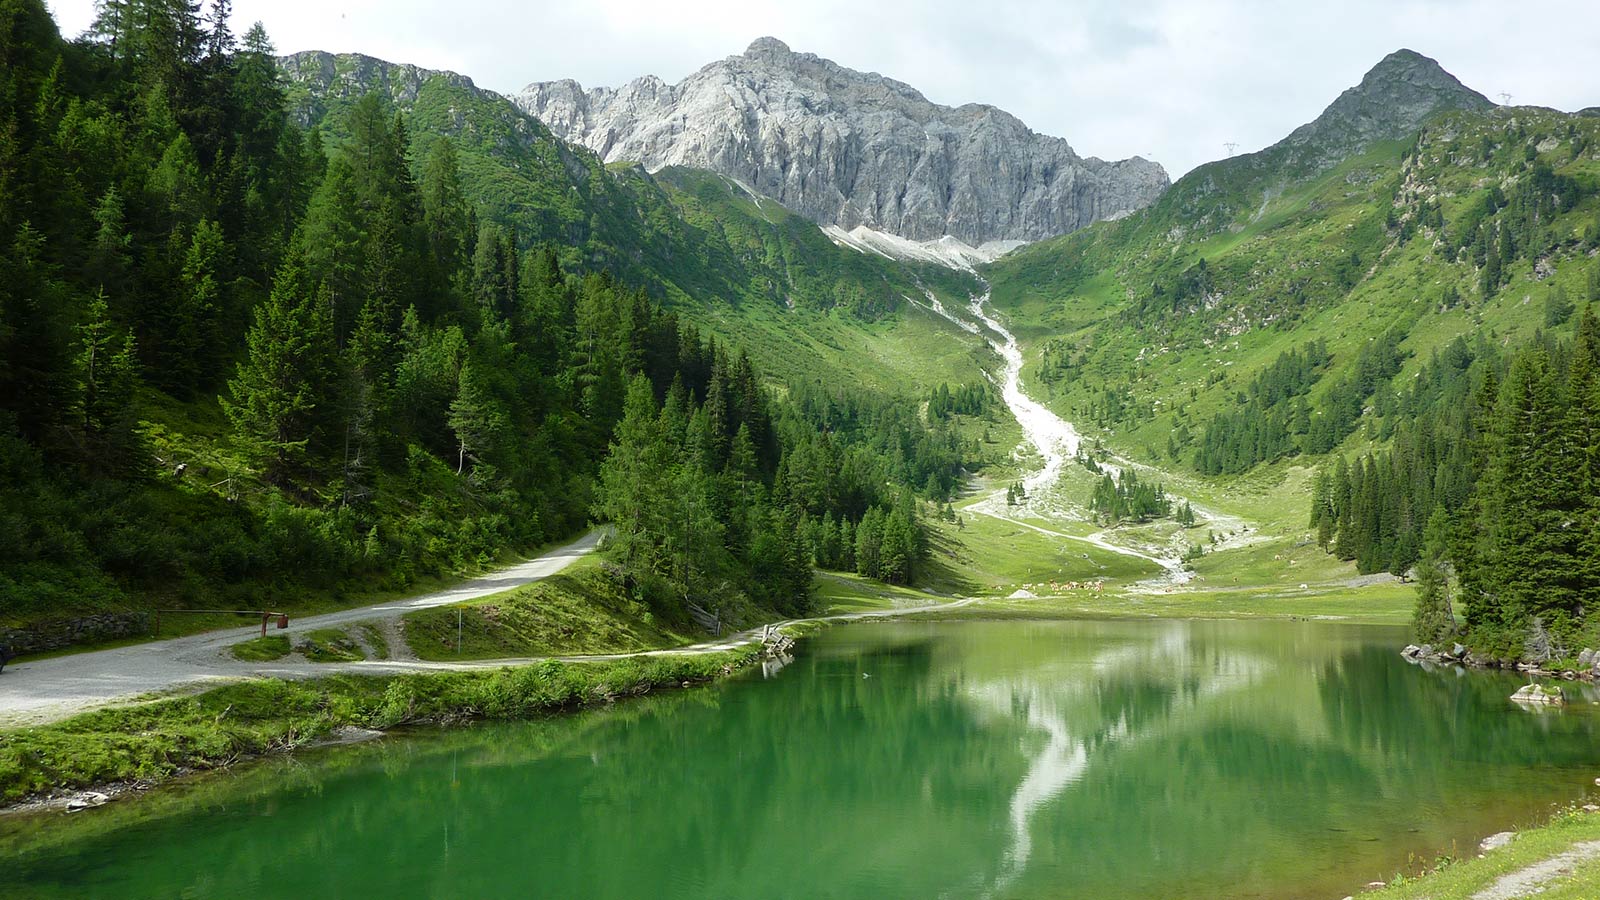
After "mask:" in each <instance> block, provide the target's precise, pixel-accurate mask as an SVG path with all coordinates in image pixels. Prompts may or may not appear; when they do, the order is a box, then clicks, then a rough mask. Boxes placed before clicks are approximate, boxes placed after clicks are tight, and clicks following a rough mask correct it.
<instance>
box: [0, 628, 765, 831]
mask: <svg viewBox="0 0 1600 900" xmlns="http://www.w3.org/2000/svg"><path fill="white" fill-rule="evenodd" d="M759 652H760V650H759V648H756V647H748V648H742V649H739V650H731V651H724V652H719V653H706V654H685V655H682V656H660V657H638V658H630V659H621V660H609V661H604V662H583V663H561V662H555V661H547V662H541V663H536V664H533V665H529V666H520V667H505V668H501V669H496V670H493V671H487V672H441V673H419V674H406V675H395V676H386V677H374V676H363V675H330V676H325V677H321V678H316V679H311V680H305V681H284V680H279V679H264V680H260V681H249V682H242V683H239V684H230V685H227V686H225V687H220V688H215V689H213V690H209V691H206V692H204V693H201V694H196V695H192V696H184V697H173V698H168V699H164V700H157V701H154V702H151V703H146V704H141V705H138V706H130V707H115V708H109V709H101V710H96V711H94V712H88V713H84V714H81V715H77V716H74V717H72V718H70V719H66V720H64V721H61V722H56V723H53V724H50V725H44V726H39V727H34V728H16V729H7V730H3V731H0V806H4V805H7V804H12V803H17V802H20V801H22V800H25V799H26V798H28V797H31V796H35V795H41V794H45V793H48V792H52V791H58V790H70V789H77V788H85V787H90V786H93V785H99V784H109V783H115V782H122V781H130V780H142V781H161V780H164V779H166V778H170V777H172V776H173V775H176V774H179V773H181V772H184V771H188V770H206V769H218V768H224V767H226V766H229V765H231V764H233V763H235V762H238V761H240V760H242V759H246V758H249V757H254V756H261V755H265V754H271V753H281V752H287V751H290V750H293V749H295V748H298V747H304V746H306V745H308V744H312V743H315V742H316V741H318V740H319V739H321V738H324V737H326V736H328V735H329V734H331V733H332V732H333V731H335V730H336V729H338V728H341V727H344V726H358V727H362V728H374V729H380V730H382V729H388V728H393V727H396V726H399V725H412V724H426V723H452V722H459V721H465V720H471V719H521V718H530V717H533V716H539V715H547V714H550V713H554V712H560V711H563V710H569V709H575V708H579V707H582V706H586V705H590V704H596V703H604V702H609V701H611V700H613V699H616V698H618V697H626V696H631V695H636V694H643V693H646V692H649V691H651V690H653V689H656V688H664V687H669V686H677V685H681V684H682V683H684V682H703V681H708V680H711V679H713V678H715V677H718V676H719V675H724V674H728V673H731V672H733V671H734V670H736V669H739V668H741V667H743V666H745V665H746V664H748V663H749V662H750V661H751V660H753V659H755V658H756V657H757V655H758V654H759Z"/></svg>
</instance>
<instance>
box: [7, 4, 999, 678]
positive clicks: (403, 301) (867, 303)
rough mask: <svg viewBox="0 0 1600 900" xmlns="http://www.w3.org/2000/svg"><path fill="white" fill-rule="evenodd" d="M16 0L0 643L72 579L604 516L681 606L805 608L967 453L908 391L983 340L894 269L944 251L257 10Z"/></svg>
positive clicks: (284, 586)
mask: <svg viewBox="0 0 1600 900" xmlns="http://www.w3.org/2000/svg"><path fill="white" fill-rule="evenodd" d="M3 15H4V18H3V19H0V28H4V30H5V32H6V34H7V36H8V37H7V41H6V44H5V46H6V47H7V48H8V50H7V53H8V54H9V56H8V58H7V60H6V67H5V74H4V84H3V87H4V90H3V91H0V133H3V134H5V135H6V136H7V137H6V140H5V141H4V142H3V143H0V178H3V181H0V186H3V189H4V197H5V202H4V203H0V234H3V243H4V246H5V248H6V249H5V252H4V255H3V272H4V276H5V277H3V278H0V471H3V472H4V477H3V478H0V601H3V602H0V628H5V629H8V630H7V632H6V633H0V639H3V640H5V641H9V642H10V643H12V644H15V645H17V648H18V649H21V650H27V649H29V648H30V647H31V646H35V645H34V644H31V643H30V642H31V641H33V640H35V635H34V632H32V631H31V630H30V629H31V628H32V627H33V626H35V625H37V624H38V623H40V622H47V621H53V620H60V619H71V618H74V617H81V616H83V615H85V614H86V613H90V612H113V613H118V614H122V613H135V614H136V613H138V611H140V610H144V609H149V608H152V607H183V608H211V609H216V608H221V609H230V608H245V609H250V608H262V607H265V606H272V607H278V608H286V609H289V610H291V611H294V610H298V609H301V608H304V607H305V606H307V605H321V606H326V605H327V604H328V603H330V602H338V598H345V597H349V596H351V595H353V594H360V593H364V592H372V591H383V592H394V591H402V590H405V589H407V588H408V587H409V586H410V585H413V584H414V583H416V582H417V581H418V580H419V579H424V578H429V577H433V576H436V575H439V574H445V573H451V572H457V571H461V570H463V569H471V568H476V567H481V566H483V565H486V564H488V563H490V562H492V561H493V560H494V559H495V558H496V557H497V556H498V555H499V554H502V553H504V552H506V551H508V550H510V549H514V548H522V547H530V546H534V545H537V544H539V543H541V542H544V541H548V540H551V539H553V538H556V537H560V536H563V535H566V534H570V533H571V532H572V531H574V530H575V529H578V528H580V527H582V526H583V525H584V524H585V523H586V522H587V521H589V520H590V519H591V518H601V519H607V518H609V519H611V520H613V521H615V523H616V526H617V539H616V541H615V546H616V548H617V550H616V553H617V554H618V556H619V558H621V559H622V560H623V561H624V562H625V564H626V565H627V567H628V569H627V571H628V579H629V581H628V586H629V590H630V593H631V595H632V596H633V597H634V599H636V600H639V601H641V602H644V603H646V604H657V605H663V604H665V605H669V606H670V607H671V608H670V609H666V610H664V611H665V612H667V613H669V614H670V615H669V618H672V619H674V620H676V619H677V618H678V615H677V613H678V612H680V611H681V610H679V609H678V607H679V606H681V604H683V603H685V602H687V601H688V600H689V599H691V598H693V599H694V600H696V602H699V603H701V604H702V605H706V606H709V607H712V608H716V607H718V606H720V605H723V604H729V605H731V606H733V607H741V606H745V605H754V606H757V607H760V608H765V609H779V610H785V611H790V612H798V611H801V610H805V609H808V608H809V605H810V602H811V600H810V593H811V592H810V581H811V567H812V565H813V564H814V563H819V562H820V563H822V564H825V565H833V566H843V567H852V568H854V567H856V566H857V563H856V560H855V559H854V558H853V556H854V554H853V553H852V554H845V553H844V552H843V550H842V548H841V545H840V544H839V541H840V540H841V537H842V535H844V534H846V533H848V534H849V536H850V537H851V539H852V540H859V539H860V538H859V534H858V533H859V532H860V531H862V530H863V529H860V528H858V527H857V525H858V523H861V522H863V521H866V522H868V523H869V525H870V526H871V527H870V528H867V529H864V530H866V531H867V532H868V533H869V536H881V535H882V534H883V532H884V529H885V528H886V527H887V526H886V523H889V522H893V523H895V524H894V527H893V529H892V531H893V535H894V538H893V539H894V541H896V542H898V543H895V545H894V546H895V547H896V548H899V549H898V551H897V552H899V553H900V554H901V555H899V556H896V557H895V562H894V564H893V565H886V564H882V563H881V562H880V561H879V560H878V557H877V555H876V550H874V556H873V559H872V562H871V564H870V565H868V566H867V567H866V568H867V569H868V570H869V574H871V575H873V576H874V577H883V578H888V579H894V580H905V579H908V578H910V577H912V574H913V571H914V568H915V557H916V556H918V555H920V554H921V553H923V552H924V550H925V542H924V541H923V540H922V539H921V538H920V537H919V535H920V531H921V525H920V524H919V523H918V521H917V516H918V515H919V500H918V498H919V497H920V498H925V499H930V500H943V499H945V498H947V497H948V495H949V493H950V491H951V490H952V489H953V487H954V485H955V483H956V481H957V479H958V476H959V473H960V472H961V471H963V470H964V469H971V468H975V467H977V466H980V465H982V464H983V462H984V457H985V452H986V451H984V450H983V448H982V447H981V446H980V444H979V442H978V441H977V440H976V439H975V436H974V433H973V432H974V431H975V429H976V428H977V427H978V426H977V424H976V421H977V418H981V417H974V416H972V415H970V414H968V415H956V416H954V417H949V416H934V417H932V418H928V417H925V416H924V415H923V413H922V407H923V405H924V404H925V402H926V401H927V400H928V399H929V398H931V397H934V396H935V395H936V390H937V388H938V386H939V385H946V386H947V387H946V389H947V390H948V385H955V386H956V387H957V389H958V390H959V389H960V388H961V387H962V386H971V387H974V388H975V387H976V386H978V385H982V384H983V383H984V382H983V378H982V374H981V369H980V365H981V363H982V362H983V361H984V360H985V357H984V356H983V355H982V353H981V352H980V351H979V350H978V348H977V344H976V342H975V341H969V340H966V339H963V338H961V337H958V336H957V334H958V333H957V332H955V330H954V329H950V328H946V327H945V326H943V325H942V324H939V323H937V321H936V320H935V319H934V318H933V317H931V316H928V315H925V314H924V313H923V311H921V310H920V309H917V308H914V307H910V306H909V305H907V304H904V302H903V297H904V296H906V295H909V294H913V293H914V292H915V293H920V292H922V291H924V290H940V291H946V292H951V295H952V296H964V294H965V292H966V290H967V289H968V288H969V287H970V286H972V285H973V284H974V282H973V280H972V279H971V278H970V277H969V276H966V275H963V274H959V273H954V272H949V271H947V270H932V271H925V272H924V271H920V270H915V269H907V268H902V267H900V266H898V265H896V264H893V263H891V262H890V261H888V260H884V259H878V258H869V257H863V256H860V255H858V254H855V253H853V252H851V251H846V250H841V249H839V248H837V247H835V246H833V245H832V244H831V243H830V242H828V241H827V239H826V238H825V237H823V236H822V235H821V234H820V233H819V232H818V231H817V230H816V229H815V228H814V227H811V226H809V224H807V223H803V222H802V221H801V220H799V219H797V218H796V217H794V216H791V215H789V214H788V213H786V212H784V211H782V210H781V209H779V208H776V207H774V206H772V205H771V204H767V203H761V202H757V201H756V200H755V199H754V198H750V197H748V195H745V194H743V193H742V192H740V191H737V190H736V188H735V186H732V185H729V184H727V183H725V182H723V181H721V180H720V179H711V178H708V177H706V176H702V175H699V174H697V173H681V172H680V173H664V174H663V175H662V176H661V177H660V178H655V177H651V176H648V175H645V174H644V173H643V172H641V171H639V170H637V169H634V168H629V167H620V168H609V169H608V168H606V167H604V166H601V165H599V164H598V162H597V161H596V160H595V158H594V157H593V155H592V154H588V153H586V152H583V151H578V150H574V149H573V148H570V147H567V146H565V145H563V144H561V143H560V142H559V141H555V140H554V139H553V138H551V137H550V136H549V134H548V132H545V131H543V130H541V127H540V126H538V124H537V123H536V122H533V121H532V120H529V119H526V117H522V116H521V115H520V114H518V113H516V112H515V110H514V109H509V107H508V106H507V105H506V104H505V103H504V101H503V100H502V99H499V98H495V97H494V96H493V95H487V94H484V93H482V92H477V91H475V90H474V89H472V88H471V87H470V82H467V81H466V80H465V79H462V78H460V77H459V76H447V75H442V74H429V75H427V77H426V78H424V79H423V80H422V81H421V82H419V83H413V84H410V85H409V86H404V85H401V86H399V87H396V85H397V84H399V82H398V81H397V80H391V79H390V75H389V74H388V73H391V68H392V70H393V71H394V72H402V71H404V72H412V73H415V71H416V70H410V69H406V67H390V68H385V67H383V66H382V65H378V71H379V72H381V73H385V74H382V75H381V77H380V76H373V80H371V81H365V80H363V79H362V78H360V77H345V75H347V74H349V73H343V74H341V75H340V77H339V78H338V79H335V80H334V81H332V82H330V84H333V85H335V86H336V87H337V90H336V91H335V90H332V89H331V88H330V92H329V93H326V94H325V95H321V96H320V98H319V97H318V96H317V95H314V94H313V93H312V92H311V91H310V90H309V89H308V88H307V87H306V85H305V84H304V83H302V82H294V83H285V81H284V80H283V79H282V78H281V75H280V70H279V68H278V63H277V62H276V61H275V58H274V56H273V54H272V47H271V44H270V42H269V41H268V39H267V36H266V34H265V32H264V31H262V30H261V29H260V27H259V26H258V27H256V28H253V29H251V30H250V31H249V33H248V34H247V35H245V37H244V38H243V40H242V42H241V41H240V40H238V39H237V38H235V36H234V35H233V34H232V32H231V31H230V30H229V24H228V22H227V21H226V18H225V17H218V16H209V17H207V18H206V19H205V20H202V19H201V18H200V17H199V16H198V15H197V14H196V13H195V12H194V11H192V10H191V9H190V8H189V7H187V6H184V5H181V4H177V5H174V4H169V3H163V2H159V0H137V2H129V3H121V4H115V5H111V6H108V7H107V8H106V12H105V14H104V15H103V16H102V17H101V18H100V20H99V21H98V23H97V25H96V27H95V29H94V30H93V31H92V32H91V33H90V34H89V35H88V36H86V37H85V38H84V39H82V40H80V41H78V42H72V43H68V42H64V41H62V40H61V39H60V38H59V36H58V35H57V34H56V31H55V28H54V25H53V23H52V22H51V20H50V18H49V15H48V14H47V12H46V11H45V10H44V8H43V6H42V4H40V3H38V2H36V0H20V2H18V3H13V4H9V5H7V6H6V7H5V8H4V10H3ZM369 62H370V61H369ZM357 74H360V73H357ZM394 77H395V79H398V78H399V76H398V75H395V76H394ZM889 347H892V349H885V348H889ZM751 353H759V354H760V359H761V360H762V362H761V363H760V365H758V364H756V363H754V362H752V359H751ZM970 393H971V391H970V390H969V394H970ZM791 398H793V399H791ZM619 454H620V455H619ZM802 485H803V487H804V490H803V491H802V490H800V489H799V488H800V486H802ZM684 522H700V523H704V525H705V527H696V528H693V529H690V530H685V529H684V528H683V527H682V525H683V523H684ZM713 526H714V527H713ZM869 543H872V544H873V546H874V548H876V546H877V544H876V538H875V539H874V541H871V542H869ZM754 573H761V577H759V578H758V577H755V576H754ZM97 627H99V628H100V629H101V631H100V632H98V633H89V634H87V637H89V638H91V639H92V638H94V637H97V636H98V637H110V636H115V635H116V634H118V633H124V634H126V633H137V632H141V631H143V630H144V628H145V623H144V620H143V619H141V618H140V617H139V616H138V615H132V616H122V617H121V618H120V619H111V620H103V621H101V622H100V625H99V626H97Z"/></svg>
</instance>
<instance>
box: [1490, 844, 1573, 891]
mask: <svg viewBox="0 0 1600 900" xmlns="http://www.w3.org/2000/svg"><path fill="white" fill-rule="evenodd" d="M1596 859H1600V841H1584V842H1582V843H1578V844H1573V845H1572V847H1571V849H1569V850H1566V851H1565V852H1562V853H1558V854H1556V855H1555V856H1552V857H1550V858H1549V859H1543V860H1540V861H1539V862H1536V863H1534V864H1533V865H1531V866H1528V867H1526V868H1522V869H1518V870H1517V871H1515V872H1511V873H1509V874H1506V875H1502V876H1500V878H1499V880H1498V881H1496V882H1495V883H1494V884H1491V885H1489V886H1488V887H1486V888H1484V889H1483V890H1481V891H1479V892H1477V893H1476V894H1473V895H1472V900H1515V898H1517V897H1531V896H1533V895H1535V894H1539V893H1542V892H1543V891H1544V889H1545V888H1546V887H1548V886H1549V885H1550V882H1552V881H1555V880H1556V879H1558V878H1564V877H1566V876H1568V875H1571V874H1572V873H1573V871H1574V870H1575V869H1576V868H1577V867H1578V866H1580V865H1582V864H1583V863H1586V862H1592V861H1593V860H1596Z"/></svg>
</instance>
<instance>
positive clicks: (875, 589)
mask: <svg viewBox="0 0 1600 900" xmlns="http://www.w3.org/2000/svg"><path fill="white" fill-rule="evenodd" d="M949 599H950V598H949V597H947V596H941V595H938V594H930V593H926V592H924V591H920V590H917V589H916V588H911V587H905V586H902V585H893V584H884V583H882V582H880V581H872V580H871V579H868V578H863V577H862V576H860V575H855V574H852V573H849V572H818V573H817V605H818V607H819V608H820V609H821V611H822V613H823V614H824V615H830V616H832V615H839V614H840V613H853V612H867V611H870V610H878V609H883V610H888V609H897V608H901V607H907V606H927V605H929V604H933V603H943V602H946V601H948V600H949Z"/></svg>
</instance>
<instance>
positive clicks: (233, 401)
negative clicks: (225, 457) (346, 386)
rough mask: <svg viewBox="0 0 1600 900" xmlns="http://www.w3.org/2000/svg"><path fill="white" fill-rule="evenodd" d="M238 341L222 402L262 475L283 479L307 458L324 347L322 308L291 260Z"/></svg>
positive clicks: (326, 327)
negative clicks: (240, 347) (239, 354)
mask: <svg viewBox="0 0 1600 900" xmlns="http://www.w3.org/2000/svg"><path fill="white" fill-rule="evenodd" d="M245 345H246V355H245V358H244V359H243V360H242V361H240V363H239V366H238V370H237V373H236V374H235V376H234V378H233V379H232V380H231V381H229V382H228V391H229V395H228V396H227V397H224V398H222V407H223V409H224V410H225V411H226V412H227V415H228V418H229V420H231V421H232V422H233V427H234V432H235V433H236V434H237V435H238V437H239V439H240V441H241V443H242V444H243V445H244V447H245V450H246V452H247V453H248V454H249V456H250V457H251V459H252V461H253V462H254V463H255V464H256V465H258V466H260V467H261V470H262V474H263V477H264V478H266V480H267V481H268V482H271V483H275V484H283V483H285V482H287V481H288V480H289V478H290V477H291V476H292V475H293V474H295V473H297V472H299V471H301V470H303V468H304V467H305V465H306V463H307V460H308V453H309V449H310V445H311V441H312V437H313V433H314V431H315V429H316V424H317V422H316V413H317V411H318V404H319V403H320V402H322V401H324V400H325V399H326V398H325V397H323V396H319V393H320V391H321V390H322V388H324V387H325V385H326V376H327V367H328V364H329V359H328V354H329V353H330V352H331V347H332V325H331V322H330V320H329V317H328V315H327V312H326V309H325V308H322V307H320V306H319V305H318V304H317V303H316V301H315V297H314V295H313V293H312V291H311V288H310V286H309V285H308V284H307V283H306V278H305V273H304V271H303V270H302V269H301V268H300V267H299V266H297V265H295V264H293V263H286V264H284V266H283V267H282V268H281V269H279V271H278V277H277V278H276V279H274V280H273V284H272V292H271V294H269V295H268V297H267V300H266V302H264V303H262V304H261V305H259V306H257V307H256V316H255V323H254V324H253V325H251V327H250V331H249V333H248V334H247V335H246V337H245Z"/></svg>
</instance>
